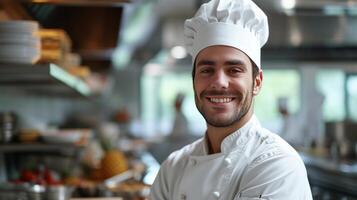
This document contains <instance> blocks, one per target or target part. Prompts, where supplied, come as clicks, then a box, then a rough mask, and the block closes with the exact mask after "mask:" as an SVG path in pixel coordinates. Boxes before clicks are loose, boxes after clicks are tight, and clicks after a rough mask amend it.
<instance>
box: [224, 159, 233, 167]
mask: <svg viewBox="0 0 357 200" xmlns="http://www.w3.org/2000/svg"><path fill="white" fill-rule="evenodd" d="M224 161H225V162H226V163H227V164H228V165H230V164H232V159H230V158H225V159H224Z"/></svg>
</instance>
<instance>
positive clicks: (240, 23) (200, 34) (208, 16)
mask: <svg viewBox="0 0 357 200" xmlns="http://www.w3.org/2000/svg"><path fill="white" fill-rule="evenodd" d="M184 34H185V45H186V48H187V51H188V52H189V54H190V55H191V56H192V60H193V61H195V59H196V56H197V54H198V53H199V52H200V51H201V50H203V49H204V48H206V47H209V46H214V45H225V46H231V47H234V48H237V49H239V50H241V51H243V52H244V53H245V54H246V55H248V56H249V58H250V59H251V60H252V61H253V62H254V63H255V64H256V65H257V66H258V67H259V68H261V66H260V49H261V47H263V45H264V44H265V43H266V42H267V40H268V36H269V27H268V19H267V16H266V15H265V13H264V12H263V11H262V10H261V9H260V8H259V7H258V6H257V5H256V4H255V3H254V2H253V1H251V0H211V1H210V2H208V3H205V4H203V5H202V6H201V7H200V9H199V10H198V11H197V13H196V15H195V16H194V17H193V18H191V19H187V20H186V21H185V31H184Z"/></svg>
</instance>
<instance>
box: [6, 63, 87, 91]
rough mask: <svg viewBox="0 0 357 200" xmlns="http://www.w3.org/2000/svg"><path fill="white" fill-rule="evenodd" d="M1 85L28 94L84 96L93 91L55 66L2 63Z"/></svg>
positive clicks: (80, 80) (81, 81)
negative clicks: (18, 89) (19, 89)
mask: <svg viewBox="0 0 357 200" xmlns="http://www.w3.org/2000/svg"><path fill="white" fill-rule="evenodd" d="M0 85H6V86H15V87H17V88H19V86H21V89H24V90H25V91H26V92H28V93H33V94H45V95H61V96H84V97H89V96H90V95H91V90H90V88H89V87H88V85H87V84H86V83H85V82H84V81H83V80H82V79H80V78H78V77H76V76H73V75H71V74H70V73H68V72H67V71H65V70H64V69H62V68H61V67H59V66H57V65H55V64H51V63H49V64H37V65H26V64H8V63H0Z"/></svg>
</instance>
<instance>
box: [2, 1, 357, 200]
mask: <svg viewBox="0 0 357 200" xmlns="http://www.w3.org/2000/svg"><path fill="white" fill-rule="evenodd" d="M15 2H16V3H15ZM19 2H21V3H19ZM53 2H55V3H53ZM203 2H205V1H203V0H132V1H128V2H126V1H120V0H113V1H108V0H104V1H102V2H101V3H99V1H94V0H92V1H91V0H74V1H69V0H68V1H67V0H61V1H57V2H56V1H52V3H51V1H50V0H48V1H44V3H43V2H40V1H35V0H33V1H30V0H27V1H8V3H6V1H3V2H1V3H2V4H0V5H2V7H0V19H4V20H6V19H9V18H10V19H35V20H38V21H39V22H40V24H41V25H42V26H43V27H45V28H63V29H64V30H66V31H67V33H68V35H69V36H70V38H71V39H72V41H73V44H74V52H77V53H79V54H80V55H81V56H82V60H83V62H84V63H86V64H88V65H89V66H90V67H91V70H92V71H93V72H94V73H97V74H98V76H101V77H102V78H103V79H105V80H106V81H105V82H106V87H105V88H103V89H102V90H101V91H100V92H99V94H96V95H89V96H87V97H72V95H70V96H69V97H68V95H58V94H56V92H54V94H53V92H49V91H53V89H47V90H45V92H43V88H41V87H42V86H41V84H36V86H34V87H30V89H29V87H26V86H27V85H26V84H8V83H7V84H0V91H1V92H0V110H1V111H2V112H6V111H12V112H15V113H16V114H17V115H18V117H19V118H20V119H21V123H22V124H23V126H27V127H30V128H38V129H44V128H46V127H53V126H60V125H62V124H64V122H65V121H68V119H69V118H71V119H73V118H76V119H80V120H82V121H86V122H88V123H90V122H93V121H96V122H99V123H100V122H106V121H110V120H112V118H113V116H115V115H116V114H117V113H118V112H127V113H128V115H129V116H130V121H129V122H128V123H127V124H125V126H124V125H123V126H122V127H120V128H121V129H122V132H127V133H128V134H130V136H132V137H136V138H143V139H145V140H148V141H155V140H157V138H162V137H164V136H166V135H168V134H170V131H171V128H172V125H173V121H174V116H175V110H174V106H173V102H174V100H175V97H176V95H177V94H178V93H184V94H185V95H186V98H185V100H184V104H183V113H184V115H185V116H186V118H187V120H188V125H189V130H190V133H188V134H191V135H193V137H199V136H202V135H203V134H204V130H205V122H204V119H203V118H202V117H201V115H200V114H199V112H198V111H197V109H196V108H195V104H194V95H193V90H192V77H191V69H192V65H191V58H190V57H189V56H188V55H187V54H186V52H185V49H184V47H183V46H182V45H183V43H184V42H183V23H184V20H185V19H186V18H188V17H190V16H192V15H193V14H194V12H195V10H196V9H197V8H198V6H199V5H200V4H202V3H203ZM255 2H256V3H257V4H258V5H260V6H261V7H262V9H263V10H264V11H266V12H267V14H268V17H269V25H270V39H269V41H268V44H267V45H266V46H265V47H264V48H263V50H262V60H263V61H262V68H263V71H264V82H263V88H262V91H261V93H260V94H259V96H258V97H257V98H256V100H255V111H256V115H257V116H258V118H259V119H260V120H261V122H262V124H263V126H265V127H267V128H269V129H271V130H273V131H275V132H277V133H279V134H281V135H282V136H283V137H287V139H288V140H289V141H290V142H291V143H292V144H293V145H294V147H296V148H297V149H299V150H304V152H306V149H310V148H311V147H318V148H320V149H327V150H326V151H327V154H329V155H331V159H327V160H326V163H331V162H329V161H332V160H333V159H332V157H333V156H335V157H336V156H337V157H339V158H340V159H338V160H339V161H340V160H341V159H342V160H345V161H346V162H344V163H343V164H344V165H343V166H344V167H345V168H343V167H342V168H339V167H340V165H339V161H338V162H337V161H336V163H337V164H336V165H334V166H331V167H327V168H328V169H322V170H320V171H326V170H327V171H328V170H337V171H338V170H340V169H342V171H339V172H338V173H340V174H338V173H337V174H338V176H341V177H342V176H344V175H346V176H349V177H354V178H353V179H351V180H350V181H351V182H349V183H351V184H350V185H349V186H346V187H350V186H351V185H352V186H351V187H350V189H351V188H352V189H351V191H350V190H349V191H348V194H350V195H352V194H353V195H356V193H357V192H356V191H357V189H356V186H357V179H356V177H357V170H356V168H357V167H356V166H357V165H356V160H355V159H356V157H357V156H356V154H357V125H356V124H357V36H356V31H357V1H354V0H256V1H255ZM19 7H21V9H22V11H25V12H26V13H23V12H21V11H18V9H19ZM81 12H83V13H85V14H83V15H82V16H81V14H78V13H81ZM90 13H92V15H91V14H90ZM59 16H61V17H59ZM64 16H65V17H64ZM85 16H90V17H91V18H90V19H88V20H85ZM104 21H105V23H104ZM93 32H96V34H94V33H93ZM1 67H6V66H4V65H3V64H0V68H1ZM26 73H29V74H31V71H29V72H26ZM3 76H5V75H3V74H0V80H3V81H2V82H6V81H4V80H5V78H4V77H3ZM1 77H3V78H1ZM24 79H26V76H24ZM0 82H1V81H0ZM37 88H38V89H39V90H37ZM33 89H34V90H33ZM279 102H280V105H283V106H284V105H286V106H287V109H288V110H289V112H290V114H291V115H290V118H289V120H290V121H289V122H286V121H284V118H283V116H282V114H281V113H280V112H279ZM320 116H321V118H320ZM287 123H288V124H287ZM284 125H288V126H287V128H286V127H285V128H284ZM341 127H342V129H341ZM287 132H289V133H287ZM287 134H290V135H287ZM336 135H339V136H340V138H339V136H336ZM341 137H342V139H341ZM164 142H165V141H163V143H164ZM157 145H160V142H159V143H157ZM335 147H336V148H337V149H338V152H337V153H336V154H338V155H332V154H334V153H335V152H333V150H334V149H335ZM343 149H344V150H343ZM308 152H309V151H308ZM309 153H311V151H310V152H309ZM313 154H314V155H317V158H316V160H317V161H318V162H320V160H318V159H319V158H320V157H319V155H320V154H321V152H320V151H319V150H317V151H314V152H313ZM304 155H305V154H302V156H304ZM305 156H306V155H305ZM160 159H162V158H160ZM160 159H159V160H160ZM305 159H306V162H308V161H311V160H309V159H310V157H305ZM312 160H314V159H312ZM311 162H314V161H311ZM321 162H322V165H326V164H325V163H324V162H325V161H324V160H322V161H321ZM312 165H313V166H314V167H315V168H314V170H315V169H316V168H317V169H319V168H318V167H316V165H315V164H314V163H313V164H312ZM320 171H319V172H320ZM322 182H323V183H325V182H324V180H322ZM327 182H328V184H331V183H330V182H331V181H330V182H329V181H327ZM332 182H333V181H332ZM319 183H320V182H318V183H317V185H319ZM353 185H354V187H353ZM331 187H332V188H334V186H333V185H332V186H331ZM331 187H328V188H329V189H331ZM344 187H345V186H344ZM338 192H339V193H343V192H344V189H338ZM341 198H342V197H341ZM346 198H347V197H346Z"/></svg>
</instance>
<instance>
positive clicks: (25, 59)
mask: <svg viewBox="0 0 357 200" xmlns="http://www.w3.org/2000/svg"><path fill="white" fill-rule="evenodd" d="M39 59H40V57H39V56H38V57H0V62H1V63H14V64H35V63H36V62H37V61H38V60H39Z"/></svg>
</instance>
